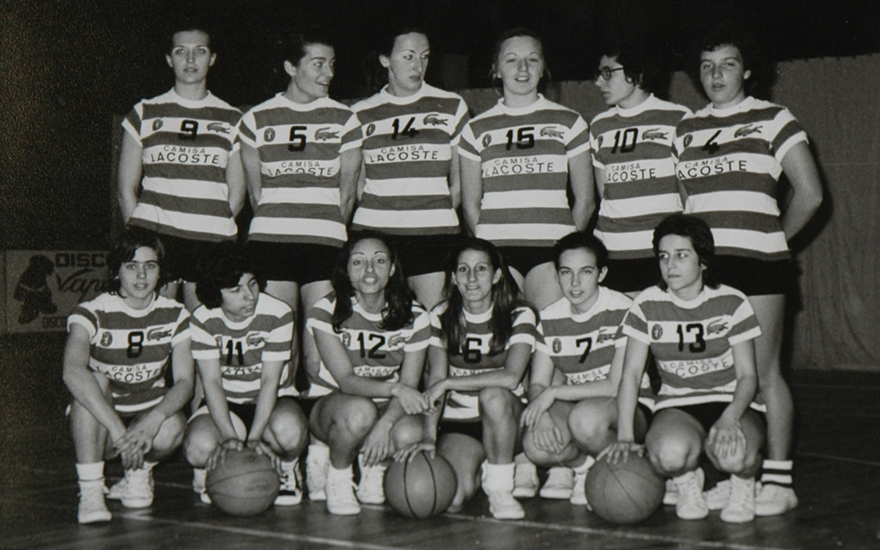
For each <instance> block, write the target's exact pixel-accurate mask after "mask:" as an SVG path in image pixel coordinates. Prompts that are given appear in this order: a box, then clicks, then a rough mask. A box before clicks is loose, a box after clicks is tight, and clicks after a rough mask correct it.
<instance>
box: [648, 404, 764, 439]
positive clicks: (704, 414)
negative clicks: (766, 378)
mask: <svg viewBox="0 0 880 550" xmlns="http://www.w3.org/2000/svg"><path fill="white" fill-rule="evenodd" d="M728 405H730V403H726V402H724V403H721V402H715V403H700V404H699V405H687V406H685V407H675V408H676V409H678V410H680V411H681V412H686V413H688V414H689V415H691V416H693V417H694V418H696V419H697V422H699V423H700V425H701V426H703V429H704V430H706V433H707V434H708V433H709V430H710V429H712V426H713V425H715V422H717V421H718V419H719V418H721V415H722V414H723V413H724V409H726V408H727V406H728ZM663 410H665V409H661V410H659V411H657V412H656V413H655V414H660V412H662V411H663ZM748 410H750V411H752V412H754V413H755V414H757V415H758V416H759V417H760V418H761V422H763V423H764V424H765V425H766V423H767V420H766V417H765V415H764V413H762V412H760V411H756V410H755V409H752V408H750V409H748Z"/></svg>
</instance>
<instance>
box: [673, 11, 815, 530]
mask: <svg viewBox="0 0 880 550" xmlns="http://www.w3.org/2000/svg"><path fill="white" fill-rule="evenodd" d="M756 55H757V50H756V48H755V44H754V41H753V40H752V38H751V37H750V36H748V35H746V34H744V33H742V32H739V31H738V30H737V29H733V28H730V27H728V26H719V27H718V28H716V29H715V31H714V32H713V33H712V34H710V35H709V36H707V37H706V39H705V40H704V41H703V42H702V44H701V50H700V65H699V70H700V72H699V76H700V82H701V83H702V85H703V90H704V91H705V92H706V95H707V96H708V97H709V99H710V101H711V103H710V104H709V105H708V106H707V107H706V108H704V109H703V110H701V111H699V112H697V113H696V114H694V115H693V117H688V118H685V119H684V120H682V122H681V123H680V124H679V126H678V128H677V130H676V142H675V147H676V153H677V155H678V166H677V172H678V178H679V180H681V182H682V184H683V185H684V188H685V190H686V192H687V200H686V203H685V213H692V214H695V215H697V216H698V217H700V218H702V219H703V220H705V221H706V222H707V223H708V224H709V226H710V227H711V228H712V234H713V236H714V238H715V245H716V247H717V254H718V258H717V266H718V267H717V271H718V275H719V277H720V280H721V282H722V283H724V284H726V285H729V286H732V287H734V288H736V289H739V290H741V291H742V292H744V293H745V294H746V295H747V296H748V297H749V301H750V302H751V303H752V305H753V307H754V308H755V314H756V315H757V317H758V322H759V323H760V324H761V328H762V331H763V335H762V336H761V337H760V338H758V339H757V340H756V342H755V353H756V362H757V365H758V375H759V377H760V384H759V387H760V391H761V397H762V398H763V400H764V402H765V403H766V404H767V422H768V426H767V431H768V449H767V451H768V452H767V454H768V460H766V461H765V462H764V471H763V476H762V480H761V481H762V483H763V488H762V490H761V492H760V494H759V495H758V498H757V514H758V515H759V516H769V515H776V514H781V513H783V512H785V511H787V510H790V509H792V508H794V507H795V506H797V496H796V495H795V493H794V490H793V489H792V484H791V481H792V480H791V469H792V462H791V446H792V433H793V423H794V405H793V403H792V399H791V392H790V391H789V389H788V385H787V384H786V382H785V379H784V378H783V377H782V372H781V366H780V353H781V347H782V329H783V317H784V314H785V297H786V293H787V292H788V291H789V289H790V288H792V286H793V284H794V281H795V279H796V276H797V273H796V266H795V264H794V263H793V261H792V259H791V252H790V251H789V248H788V241H789V240H790V239H791V238H792V237H794V236H795V235H796V234H797V233H798V232H799V231H800V230H801V229H803V227H804V226H805V225H806V224H807V223H808V222H809V221H810V218H812V217H813V214H814V213H815V212H816V210H817V209H818V208H819V205H820V204H821V202H822V185H821V183H820V180H819V174H818V171H817V170H816V164H815V161H814V160H813V156H812V154H811V153H810V148H809V145H808V141H807V134H806V133H805V132H804V130H803V128H802V127H801V125H800V123H799V122H798V121H797V120H795V118H794V117H793V116H792V114H791V113H790V112H789V111H788V109H786V108H784V107H781V106H779V105H774V104H772V103H769V102H766V101H762V100H759V99H755V98H754V97H751V96H748V95H747V90H748V89H749V88H750V87H751V86H752V85H753V84H754V83H755V81H756V80H758V77H759V76H761V75H759V74H756V72H755V71H756V69H757V68H758V67H759V64H758V59H757V57H756ZM783 172H784V173H785V175H786V178H787V179H788V181H789V182H790V184H791V191H792V193H791V196H790V197H789V198H788V200H787V201H786V202H785V204H784V211H781V210H780V207H779V205H778V204H777V201H776V197H777V189H778V179H779V176H780V174H781V173H783Z"/></svg>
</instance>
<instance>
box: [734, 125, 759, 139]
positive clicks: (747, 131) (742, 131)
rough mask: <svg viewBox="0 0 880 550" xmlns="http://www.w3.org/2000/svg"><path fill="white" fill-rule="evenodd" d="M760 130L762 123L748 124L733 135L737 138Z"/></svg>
mask: <svg viewBox="0 0 880 550" xmlns="http://www.w3.org/2000/svg"><path fill="white" fill-rule="evenodd" d="M760 132H761V126H760V125H755V124H747V125H745V126H743V127H742V128H740V129H738V130H737V131H736V132H734V133H733V137H735V138H738V137H747V136H750V135H752V134H756V133H760Z"/></svg>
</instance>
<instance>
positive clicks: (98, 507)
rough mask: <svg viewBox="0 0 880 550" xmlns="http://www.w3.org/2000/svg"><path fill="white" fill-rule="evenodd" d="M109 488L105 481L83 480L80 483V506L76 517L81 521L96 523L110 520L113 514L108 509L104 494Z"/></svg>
mask: <svg viewBox="0 0 880 550" xmlns="http://www.w3.org/2000/svg"><path fill="white" fill-rule="evenodd" d="M106 492H107V488H106V487H104V481H103V480H99V481H85V482H83V481H81V482H80V484H79V506H78V507H77V511H76V519H77V521H79V522H80V523H96V522H99V521H110V520H111V519H112V518H113V514H111V513H110V510H108V509H107V503H106V502H104V494H105V493H106Z"/></svg>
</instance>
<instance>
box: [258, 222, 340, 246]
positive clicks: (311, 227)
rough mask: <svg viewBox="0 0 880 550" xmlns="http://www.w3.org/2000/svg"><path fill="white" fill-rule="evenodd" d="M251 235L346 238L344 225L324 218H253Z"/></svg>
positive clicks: (338, 239)
mask: <svg viewBox="0 0 880 550" xmlns="http://www.w3.org/2000/svg"><path fill="white" fill-rule="evenodd" d="M250 234H251V235H257V234H263V235H308V236H314V237H322V238H326V239H335V240H337V241H345V240H347V236H346V234H345V226H344V225H342V224H340V223H337V222H331V221H326V220H313V219H301V218H296V219H291V218H254V220H253V221H252V222H251V231H250Z"/></svg>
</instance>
